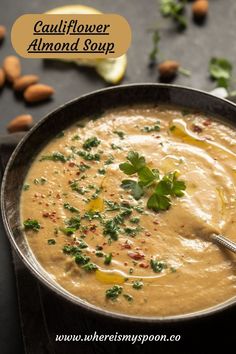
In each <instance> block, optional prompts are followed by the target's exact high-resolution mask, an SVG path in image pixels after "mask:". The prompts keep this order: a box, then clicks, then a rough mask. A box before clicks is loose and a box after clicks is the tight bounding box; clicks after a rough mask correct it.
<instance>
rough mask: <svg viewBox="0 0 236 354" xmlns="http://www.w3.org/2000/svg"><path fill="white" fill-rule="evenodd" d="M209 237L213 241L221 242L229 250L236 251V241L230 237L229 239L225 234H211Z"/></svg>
mask: <svg viewBox="0 0 236 354" xmlns="http://www.w3.org/2000/svg"><path fill="white" fill-rule="evenodd" d="M209 238H210V240H212V242H214V243H216V244H219V245H221V246H223V247H225V248H227V249H228V250H229V251H232V252H234V253H236V242H234V241H231V240H230V239H228V238H227V237H225V236H223V235H217V234H211V235H210V236H209Z"/></svg>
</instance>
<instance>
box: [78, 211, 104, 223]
mask: <svg viewBox="0 0 236 354" xmlns="http://www.w3.org/2000/svg"><path fill="white" fill-rule="evenodd" d="M82 218H83V219H88V220H89V221H91V220H94V219H96V220H100V219H101V218H102V216H101V214H100V213H99V212H98V211H92V210H90V211H86V212H85V213H84V215H83V217H82Z"/></svg>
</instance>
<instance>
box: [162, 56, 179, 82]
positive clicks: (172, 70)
mask: <svg viewBox="0 0 236 354" xmlns="http://www.w3.org/2000/svg"><path fill="white" fill-rule="evenodd" d="M178 69H179V63H178V62H177V61H175V60H165V61H163V62H162V63H161V64H159V66H158V70H159V74H160V77H161V78H163V79H169V78H172V77H174V76H175V75H176V74H177V72H178Z"/></svg>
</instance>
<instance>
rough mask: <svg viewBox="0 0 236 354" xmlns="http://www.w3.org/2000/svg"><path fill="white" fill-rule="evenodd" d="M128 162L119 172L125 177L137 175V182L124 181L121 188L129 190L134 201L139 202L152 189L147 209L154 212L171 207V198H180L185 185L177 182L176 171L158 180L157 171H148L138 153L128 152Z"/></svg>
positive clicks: (121, 165)
mask: <svg viewBox="0 0 236 354" xmlns="http://www.w3.org/2000/svg"><path fill="white" fill-rule="evenodd" d="M127 160H128V162H124V163H122V164H120V165H119V167H120V170H121V171H123V172H124V173H125V174H126V175H128V176H132V175H134V174H137V175H138V181H135V180H131V179H125V180H123V181H122V184H121V187H122V188H124V189H129V190H131V195H132V196H133V197H134V199H136V200H139V199H140V198H141V197H142V196H143V195H144V194H145V192H146V190H147V189H148V188H150V187H152V194H151V196H150V197H149V199H148V201H147V207H148V209H152V210H154V211H161V210H167V209H169V207H170V206H171V197H182V196H183V195H184V192H183V191H184V190H185V189H186V185H185V182H184V181H181V180H178V173H177V171H174V172H169V173H167V174H165V175H164V176H163V177H162V178H160V174H159V171H158V170H156V169H155V170H154V169H152V170H151V169H150V168H149V167H148V166H147V164H146V161H145V158H144V157H143V156H140V155H139V154H138V152H134V151H130V152H129V153H128V156H127Z"/></svg>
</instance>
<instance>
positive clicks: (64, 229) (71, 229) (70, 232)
mask: <svg viewBox="0 0 236 354" xmlns="http://www.w3.org/2000/svg"><path fill="white" fill-rule="evenodd" d="M59 229H60V231H61V232H63V234H65V235H67V236H71V235H73V234H74V233H75V231H76V228H75V227H60V228H59Z"/></svg>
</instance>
